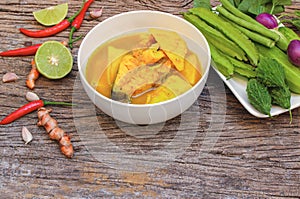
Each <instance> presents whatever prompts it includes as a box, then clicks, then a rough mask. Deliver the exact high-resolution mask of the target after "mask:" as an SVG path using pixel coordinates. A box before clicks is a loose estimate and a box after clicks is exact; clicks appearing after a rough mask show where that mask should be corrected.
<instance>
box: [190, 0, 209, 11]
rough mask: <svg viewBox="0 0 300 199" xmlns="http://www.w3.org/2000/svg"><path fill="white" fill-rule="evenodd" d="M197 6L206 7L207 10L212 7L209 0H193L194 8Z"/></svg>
mask: <svg viewBox="0 0 300 199" xmlns="http://www.w3.org/2000/svg"><path fill="white" fill-rule="evenodd" d="M198 7H203V8H208V9H209V10H210V9H211V8H212V7H211V5H210V0H194V8H198Z"/></svg>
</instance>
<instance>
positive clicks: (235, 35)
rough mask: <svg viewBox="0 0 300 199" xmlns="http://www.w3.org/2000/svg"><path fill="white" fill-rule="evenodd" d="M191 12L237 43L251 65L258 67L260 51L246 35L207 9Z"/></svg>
mask: <svg viewBox="0 0 300 199" xmlns="http://www.w3.org/2000/svg"><path fill="white" fill-rule="evenodd" d="M189 11H190V12H191V13H192V14H194V15H196V16H198V17H200V18H201V19H203V20H204V21H205V22H207V23H208V24H210V25H211V26H213V27H214V28H216V29H218V30H219V31H221V32H222V33H223V34H224V35H225V36H227V37H228V38H229V39H231V40H232V41H233V42H235V43H236V44H237V45H238V46H240V47H241V48H242V49H243V50H244V51H245V53H246V55H247V57H248V58H249V61H250V63H251V64H253V65H257V63H258V60H259V54H258V51H257V49H256V47H255V45H254V43H253V42H252V41H251V40H250V39H249V38H248V37H247V36H246V35H245V34H243V33H242V32H241V31H239V30H238V29H237V28H235V27H234V26H232V25H231V24H230V23H228V22H226V21H225V20H223V19H222V18H220V17H219V16H218V15H217V14H214V13H213V12H212V11H210V10H208V9H206V8H201V7H198V8H192V9H190V10H189Z"/></svg>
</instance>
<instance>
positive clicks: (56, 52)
mask: <svg viewBox="0 0 300 199" xmlns="http://www.w3.org/2000/svg"><path fill="white" fill-rule="evenodd" d="M34 60H35V64H36V67H37V70H38V71H39V72H40V73H41V74H42V75H43V76H45V77H47V78H49V79H60V78H63V77H64V76H66V75H67V74H68V73H69V72H70V71H71V70H72V66H73V57H72V54H71V52H70V50H69V49H68V48H67V47H65V46H64V45H63V44H62V43H60V42H58V41H46V42H44V43H43V44H42V45H41V46H40V47H39V49H38V50H37V52H36V54H35V57H34Z"/></svg>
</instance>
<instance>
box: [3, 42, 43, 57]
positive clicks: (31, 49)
mask: <svg viewBox="0 0 300 199" xmlns="http://www.w3.org/2000/svg"><path fill="white" fill-rule="evenodd" d="M41 45H42V44H36V45H33V46H28V47H25V48H18V49H14V50H8V51H4V52H1V53H0V56H3V57H15V56H28V55H34V54H35V53H36V51H37V49H38V48H39V47H40V46H41Z"/></svg>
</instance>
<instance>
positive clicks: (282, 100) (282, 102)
mask: <svg viewBox="0 0 300 199" xmlns="http://www.w3.org/2000/svg"><path fill="white" fill-rule="evenodd" d="M269 92H270V95H271V97H272V104H276V105H278V106H280V107H282V108H286V109H289V108H290V107H291V91H290V90H289V87H287V86H284V87H275V88H271V89H270V90H269Z"/></svg>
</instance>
